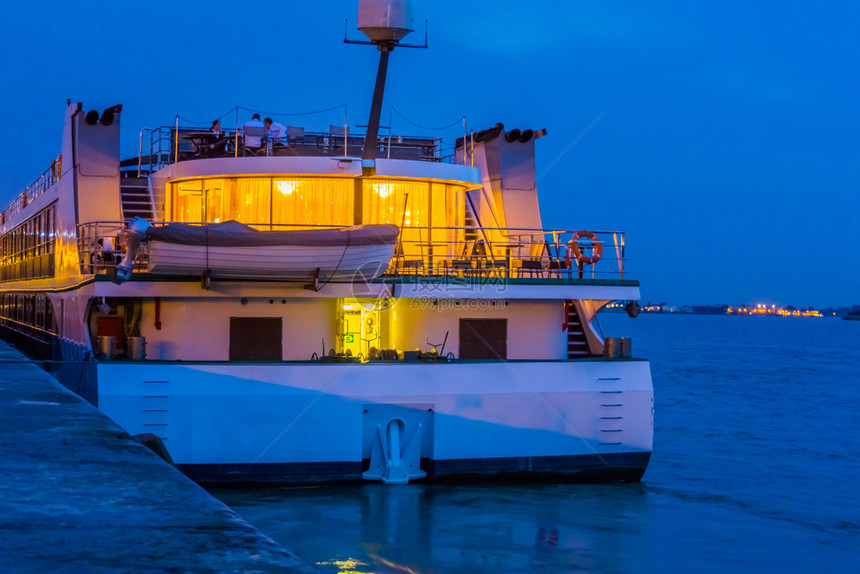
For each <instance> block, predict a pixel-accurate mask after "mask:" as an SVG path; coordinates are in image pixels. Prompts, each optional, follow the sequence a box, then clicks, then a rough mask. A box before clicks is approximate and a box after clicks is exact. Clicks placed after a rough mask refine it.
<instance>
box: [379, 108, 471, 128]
mask: <svg viewBox="0 0 860 574" xmlns="http://www.w3.org/2000/svg"><path fill="white" fill-rule="evenodd" d="M391 110H392V111H393V112H394V113H395V114H397V115H398V116H400V117H401V118H403V119H404V120H405V121H406V123H408V124H412V125H413V126H415V127H416V128H420V129H422V130H431V131H434V130H435V131H438V130H447V129H448V128H451V127H454V126H456V125H457V124H460V123H463V120H465V119H466V117H465V116H464V117H462V118H459V119H458V120H457V121H454V122H451V123H450V124H448V125H447V126H442V127H441V128H430V127H427V126H422V125H420V124H416V123H415V122H413V121H412V120H410V119H409V118H407V117H406V116H404V115H403V114H401V113H400V110H398V109H397V108H395V107H394V106H391Z"/></svg>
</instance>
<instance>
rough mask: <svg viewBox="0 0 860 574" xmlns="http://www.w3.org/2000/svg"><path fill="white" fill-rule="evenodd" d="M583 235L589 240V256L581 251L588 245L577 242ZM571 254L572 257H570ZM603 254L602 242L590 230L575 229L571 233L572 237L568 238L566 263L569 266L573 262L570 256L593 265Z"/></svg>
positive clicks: (584, 263) (585, 263)
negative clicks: (574, 231) (575, 230)
mask: <svg viewBox="0 0 860 574" xmlns="http://www.w3.org/2000/svg"><path fill="white" fill-rule="evenodd" d="M584 237H587V238H588V239H590V240H591V256H590V257H589V256H587V255H585V254H584V253H583V251H584V250H585V249H586V248H587V247H588V246H587V245H581V244H580V243H579V242H580V240H581V239H583V238H584ZM571 255H572V257H571ZM602 256H603V242H602V241H598V240H597V235H595V234H594V233H593V232H591V231H577V232H576V233H574V234H573V237H572V238H571V239H570V242H568V244H567V265H568V267H570V265H571V263H573V260H572V258H576V260H577V261H579V262H580V263H582V264H583V265H594V264H595V263H597V262H598V261H600V258H601V257H602Z"/></svg>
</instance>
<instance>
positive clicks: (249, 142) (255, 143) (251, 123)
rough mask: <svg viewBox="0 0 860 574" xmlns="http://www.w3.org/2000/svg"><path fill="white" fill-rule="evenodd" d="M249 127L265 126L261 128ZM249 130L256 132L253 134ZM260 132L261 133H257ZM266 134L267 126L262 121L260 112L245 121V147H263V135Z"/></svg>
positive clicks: (243, 128)
mask: <svg viewBox="0 0 860 574" xmlns="http://www.w3.org/2000/svg"><path fill="white" fill-rule="evenodd" d="M248 128H263V129H260V130H256V129H251V130H248ZM249 131H251V132H254V133H253V134H251V133H248V132H249ZM257 132H259V133H260V135H256V133H257ZM263 134H265V126H264V125H263V122H261V121H260V114H254V115H253V116H251V119H250V120H248V121H247V122H245V125H244V126H243V127H242V136H243V138H244V142H245V147H256V148H258V147H262V145H263V137H264V135H263Z"/></svg>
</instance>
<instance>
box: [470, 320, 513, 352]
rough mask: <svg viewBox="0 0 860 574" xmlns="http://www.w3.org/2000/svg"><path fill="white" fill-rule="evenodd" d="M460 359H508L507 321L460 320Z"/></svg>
mask: <svg viewBox="0 0 860 574" xmlns="http://www.w3.org/2000/svg"><path fill="white" fill-rule="evenodd" d="M460 358H461V359H490V360H493V359H495V360H505V359H507V358H508V320H507V319H460Z"/></svg>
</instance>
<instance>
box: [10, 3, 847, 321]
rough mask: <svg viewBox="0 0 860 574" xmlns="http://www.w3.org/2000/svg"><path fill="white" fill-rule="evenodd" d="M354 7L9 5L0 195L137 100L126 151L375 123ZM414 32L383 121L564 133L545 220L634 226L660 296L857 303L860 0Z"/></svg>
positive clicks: (541, 10) (467, 11)
mask: <svg viewBox="0 0 860 574" xmlns="http://www.w3.org/2000/svg"><path fill="white" fill-rule="evenodd" d="M357 5H358V2H357V0H328V1H326V2H303V3H298V2H289V1H286V0H281V1H272V0H259V1H256V2H251V3H244V2H242V3H240V2H235V1H231V2H219V1H215V0H211V1H197V0H188V1H182V2H176V1H172V2H166V1H161V0H150V1H147V2H139V3H138V2H116V1H104V2H97V1H93V0H83V1H81V2H77V3H71V4H70V3H68V2H46V1H39V0H33V1H30V2H15V3H14V4H13V3H11V2H4V3H3V5H2V8H0V51H2V54H3V58H2V60H0V77H2V78H3V85H4V89H3V90H2V91H0V104H2V106H0V107H2V109H3V110H4V111H5V118H4V130H3V132H4V137H3V138H2V139H0V201H2V202H3V203H4V204H5V203H8V202H9V201H11V200H12V199H13V198H14V196H15V195H16V194H17V193H20V192H21V191H22V190H23V189H24V187H26V186H27V185H28V184H29V183H30V182H31V181H33V180H34V179H35V178H36V177H37V176H38V175H39V174H40V173H41V172H42V171H43V170H44V169H46V168H47V167H48V165H49V164H50V161H51V160H52V159H53V158H54V157H56V155H57V153H58V152H59V145H60V135H61V131H62V118H63V110H64V106H65V100H66V98H71V99H72V100H73V101H81V102H83V103H84V106H85V108H87V109H89V108H96V109H99V110H101V109H103V108H105V107H107V106H110V105H112V104H115V103H122V104H123V106H124V112H123V118H122V122H123V133H124V135H123V140H122V142H123V155H124V156H136V155H137V151H138V134H139V130H140V129H141V128H143V127H155V126H157V125H169V124H171V123H172V122H173V118H174V116H175V115H177V114H179V115H180V116H182V117H183V118H186V119H188V120H192V121H199V122H208V121H209V120H211V119H212V118H215V117H218V116H220V115H222V114H224V113H226V112H228V111H229V110H231V109H232V108H233V107H234V106H237V105H238V106H242V107H245V108H255V109H258V110H261V111H263V112H289V113H297V112H305V111H312V110H318V109H322V108H329V107H332V106H338V105H341V104H346V105H347V106H348V108H347V109H348V115H349V123H350V124H351V125H353V126H354V125H355V124H365V123H366V121H367V113H368V106H369V101H370V96H371V92H372V87H373V81H374V77H375V73H376V65H377V54H376V52H375V50H374V49H373V48H372V47H367V46H355V45H345V44H343V43H342V39H343V31H344V19H345V18H349V20H350V35H351V37H353V38H356V39H360V38H362V36H361V35H360V33H359V32H357V31H355V29H354V28H355V17H356V10H357ZM415 18H416V27H417V28H418V29H419V31H416V32H415V33H414V34H413V35H412V36H410V37H409V38H408V39H407V41H411V42H420V41H422V40H423V21H424V19H429V21H430V49H429V50H408V49H400V50H395V52H394V53H393V55H392V58H391V66H390V68H389V77H388V79H389V81H388V86H387V92H386V101H385V104H384V111H383V123H387V121H388V117H389V107H390V106H391V105H393V106H395V107H396V108H397V109H398V110H399V111H400V112H401V113H402V114H403V115H404V116H406V117H407V118H409V120H411V121H413V122H415V123H417V124H420V125H423V126H428V127H434V126H444V125H446V124H450V123H451V122H454V121H456V120H457V119H458V118H460V117H462V116H466V118H467V122H468V126H469V128H470V129H475V130H480V129H485V128H488V127H491V126H493V125H495V123H496V122H502V123H504V124H505V126H506V127H507V128H509V129H510V128H515V127H518V128H520V129H525V128H533V129H538V128H546V129H547V130H548V132H549V135H548V136H547V137H546V138H543V139H541V140H539V142H538V145H537V152H538V173H539V174H540V177H539V180H538V187H539V190H540V194H541V197H542V212H543V218H544V225H545V226H547V227H564V228H576V229H594V230H623V231H626V232H627V241H628V256H629V260H630V261H629V269H630V271H631V274H632V275H633V276H634V277H636V278H638V279H640V280H641V282H642V295H643V299H645V300H652V301H654V302H657V301H663V300H666V301H668V302H670V303H675V304H698V303H718V302H725V303H744V302H747V303H754V302H769V303H779V304H785V305H815V306H827V305H851V304H860V271H858V264H860V257H858V255H857V249H858V246H860V200H858V195H857V191H858V188H860V162H859V161H858V158H859V157H860V111H858V106H860V77H858V70H860V30H858V28H860V25H858V22H860V8H858V6H856V5H854V4H852V3H848V2H841V3H831V4H824V5H821V4H819V5H816V4H814V3H811V2H797V1H779V2H776V1H760V2H740V1H737V0H725V1H722V2H689V1H681V0H654V1H651V2H633V1H611V2H610V1H608V0H604V1H577V0H570V1H563V2H562V1H558V2H552V1H546V0H534V1H532V2H513V1H510V0H493V1H484V0H480V1H462V0H460V1H454V0H418V1H417V2H416V3H415ZM248 115H249V112H244V111H243V112H241V116H240V121H242V122H244V120H245V119H246V118H247V116H248ZM278 119H281V120H282V121H283V123H285V124H291V125H304V126H305V127H307V128H308V129H314V128H317V129H322V128H327V126H328V125H329V124H330V123H333V124H337V123H341V122H342V121H343V112H342V111H340V110H336V111H332V112H328V113H325V114H318V115H313V116H306V117H286V116H283V117H280V118H278ZM183 123H186V122H183ZM223 123H224V125H225V126H226V127H232V126H233V124H235V116H234V115H230V116H228V117H226V118H225V119H224V120H223ZM393 125H394V129H395V131H398V132H400V133H406V134H416V133H418V134H424V133H429V134H432V135H437V134H439V135H442V136H443V137H444V138H445V140H446V141H448V142H451V141H453V138H455V137H457V135H458V133H462V128H458V127H455V128H452V129H449V130H447V131H444V130H443V131H441V132H426V131H424V130H421V129H418V128H416V127H413V126H411V125H409V124H408V123H406V121H405V120H403V119H401V118H399V117H397V116H395V117H394V121H393Z"/></svg>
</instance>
